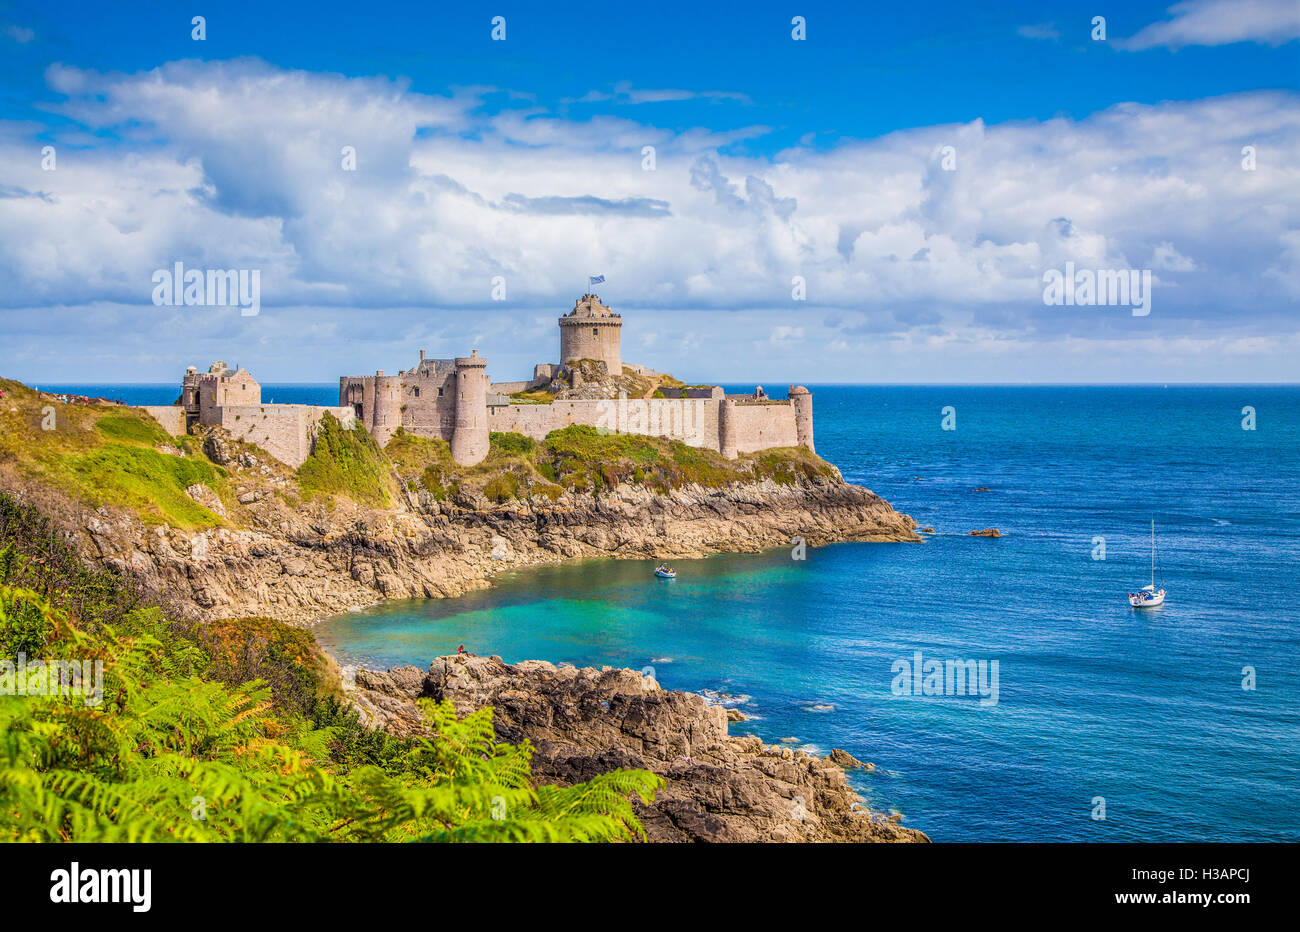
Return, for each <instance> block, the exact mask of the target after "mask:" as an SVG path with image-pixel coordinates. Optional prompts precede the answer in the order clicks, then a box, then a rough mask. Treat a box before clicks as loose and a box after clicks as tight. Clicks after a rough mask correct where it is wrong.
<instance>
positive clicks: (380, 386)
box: [370, 369, 402, 447]
mask: <svg viewBox="0 0 1300 932" xmlns="http://www.w3.org/2000/svg"><path fill="white" fill-rule="evenodd" d="M400 382H401V380H400V379H399V378H398V377H397V376H395V375H384V370H383V369H380V370H379V371H378V372H376V373H375V390H374V391H375V395H374V401H373V402H371V405H372V407H371V409H370V410H371V418H370V436H372V437H374V438H375V443H377V444H379V445H380V446H381V447H383V446H387V445H388V441H390V440H392V439H393V434H395V433H397V428H399V427H401V426H402V402H401V400H400V398H401V391H402V387H401V384H400Z"/></svg>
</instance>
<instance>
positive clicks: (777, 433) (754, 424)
mask: <svg viewBox="0 0 1300 932" xmlns="http://www.w3.org/2000/svg"><path fill="white" fill-rule="evenodd" d="M727 416H728V418H729V419H730V423H731V424H732V425H733V426H734V430H735V437H736V452H737V453H755V452H757V451H759V450H766V449H769V448H770V447H795V446H798V445H799V432H798V429H797V427H796V425H795V409H794V405H793V404H792V403H790V402H788V401H778V402H770V403H767V404H745V403H740V404H733V405H731V407H730V410H729V411H728V412H727Z"/></svg>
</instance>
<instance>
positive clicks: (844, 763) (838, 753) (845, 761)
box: [829, 748, 876, 772]
mask: <svg viewBox="0 0 1300 932" xmlns="http://www.w3.org/2000/svg"><path fill="white" fill-rule="evenodd" d="M829 756H830V759H831V761H832V762H834V763H836V764H838V765H839V766H841V767H843V768H844V769H845V770H854V769H862V770H866V771H868V772H870V771H872V770H875V769H876V765H875V764H864V763H862V761H860V760H858V759H857V758H856V757H854V756H853V755H852V754H850V753H849V752H848V751H845V750H844V749H843V748H831V753H830V755H829Z"/></svg>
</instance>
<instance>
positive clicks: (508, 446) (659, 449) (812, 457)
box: [385, 425, 836, 502]
mask: <svg viewBox="0 0 1300 932" xmlns="http://www.w3.org/2000/svg"><path fill="white" fill-rule="evenodd" d="M385 453H387V455H388V457H389V458H390V459H391V460H392V461H393V463H394V464H395V466H396V467H397V471H398V473H399V474H400V475H401V476H402V478H403V481H405V482H407V483H408V485H409V486H410V487H411V488H413V489H417V488H423V489H424V490H426V491H427V492H429V494H430V495H432V496H433V498H434V499H436V500H438V501H443V500H445V499H447V498H448V497H450V498H453V499H454V498H456V497H457V496H458V495H460V493H461V492H463V491H465V490H467V489H471V488H472V489H476V490H478V491H480V492H481V493H482V494H483V496H484V497H486V498H487V499H488V500H489V501H492V502H502V501H506V500H508V499H513V498H527V497H529V496H531V495H539V494H540V495H546V496H547V497H549V498H551V499H555V498H556V497H558V496H559V495H560V494H562V493H563V492H565V491H575V492H600V491H605V490H608V489H612V488H614V487H615V486H617V485H619V484H620V483H630V484H633V485H638V486H643V487H645V488H649V489H652V490H654V491H657V492H668V491H670V490H672V489H677V488H682V487H683V486H687V485H701V486H705V487H707V488H721V487H722V486H726V485H729V484H731V483H735V482H756V481H761V480H763V479H771V480H773V481H775V482H777V483H778V484H781V485H791V484H794V483H797V482H804V481H810V480H817V479H829V478H832V477H833V476H835V475H836V473H835V470H834V468H833V467H832V466H831V465H830V464H829V463H827V462H825V461H824V460H822V459H820V458H819V457H818V456H817V455H816V454H813V453H810V452H809V451H808V450H806V449H804V448H802V447H792V448H786V449H774V450H764V451H763V452H761V453H756V454H750V455H743V456H741V457H739V458H737V459H735V460H728V459H726V458H725V457H723V456H722V455H721V454H720V453H718V452H716V451H714V450H708V449H702V448H700V447H692V446H688V445H687V444H684V443H682V442H681V441H678V440H668V439H665V438H662V437H647V436H642V435H640V434H616V433H610V432H607V431H602V430H600V429H598V428H595V427H591V426H588V425H574V426H571V427H565V428H563V429H562V430H555V431H551V432H550V433H549V434H547V435H546V439H545V440H544V441H536V440H533V439H531V438H529V437H525V436H524V435H522V434H517V433H493V434H492V435H491V447H490V450H489V453H488V456H487V458H486V459H484V461H483V462H482V463H479V464H478V465H477V466H471V467H462V466H458V465H457V464H456V463H455V462H454V461H453V460H452V458H451V450H450V448H449V447H448V445H447V443H446V442H445V441H441V440H427V439H425V438H422V437H415V436H413V435H410V434H406V433H404V432H402V431H399V432H398V433H397V435H396V436H394V437H393V439H392V440H391V441H390V442H389V444H388V446H387V447H386V448H385Z"/></svg>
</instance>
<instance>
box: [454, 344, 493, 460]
mask: <svg viewBox="0 0 1300 932" xmlns="http://www.w3.org/2000/svg"><path fill="white" fill-rule="evenodd" d="M487 392H488V375H487V360H486V359H484V358H483V357H482V356H480V355H479V354H478V350H474V352H473V354H472V355H470V356H461V357H458V358H457V359H456V429H455V431H454V432H453V433H452V435H451V458H452V459H454V460H455V461H456V462H457V463H460V464H461V465H462V466H473V465H475V464H476V463H481V462H483V458H484V457H485V456H487V455H488V441H489V438H488V423H487Z"/></svg>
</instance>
